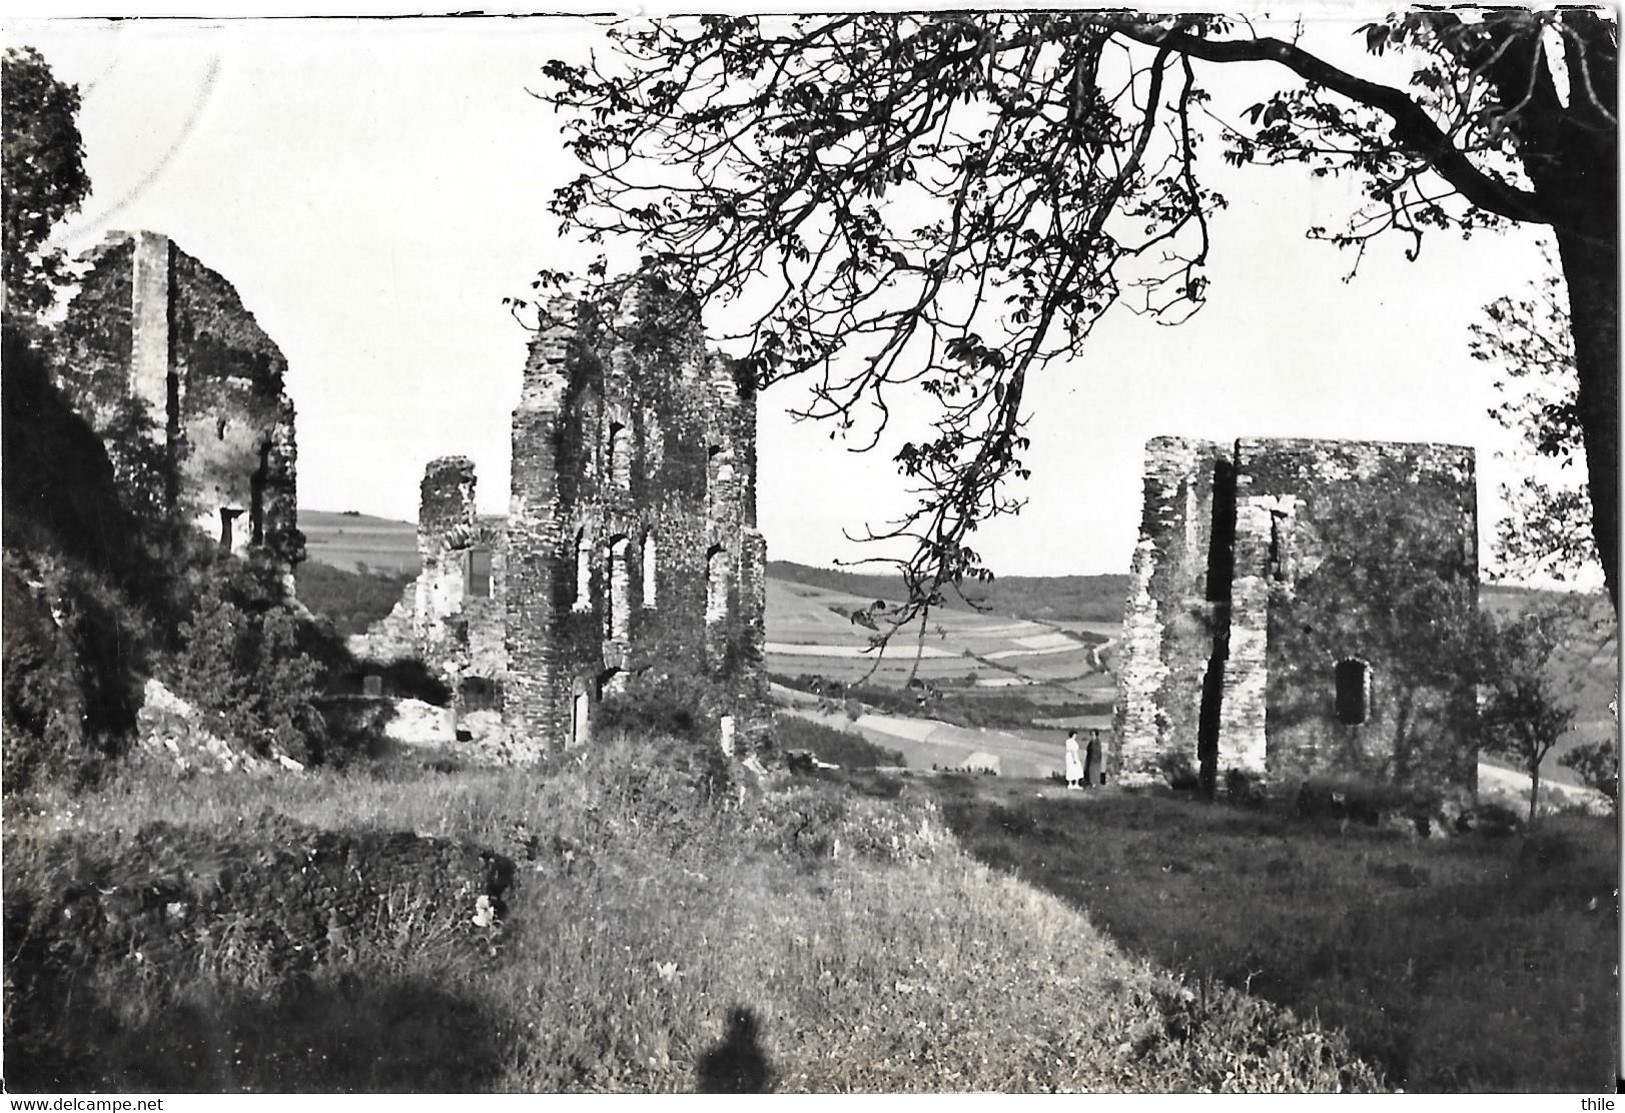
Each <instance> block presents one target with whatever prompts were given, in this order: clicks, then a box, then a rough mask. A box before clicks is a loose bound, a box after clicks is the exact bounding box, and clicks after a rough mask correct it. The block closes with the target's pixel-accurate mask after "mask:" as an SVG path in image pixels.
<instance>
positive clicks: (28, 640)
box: [0, 552, 147, 793]
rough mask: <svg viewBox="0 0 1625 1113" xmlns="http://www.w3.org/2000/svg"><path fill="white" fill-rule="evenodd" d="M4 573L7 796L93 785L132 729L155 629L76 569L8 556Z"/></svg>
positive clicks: (1, 631)
mask: <svg viewBox="0 0 1625 1113" xmlns="http://www.w3.org/2000/svg"><path fill="white" fill-rule="evenodd" d="M3 575H4V611H5V622H4V624H3V625H0V636H3V639H4V660H5V670H4V712H3V715H4V724H5V745H4V747H0V754H3V758H0V760H3V763H4V782H5V789H6V791H7V792H8V793H10V792H14V791H17V790H19V789H25V788H28V787H29V786H30V785H33V784H39V783H44V782H46V781H68V782H72V783H80V782H84V781H86V780H89V779H93V778H94V777H95V776H96V775H97V773H98V772H99V770H100V767H101V765H102V762H103V760H104V759H105V758H107V757H110V756H114V755H116V754H117V753H119V752H121V751H122V749H123V748H124V744H125V740H126V739H127V738H128V737H129V735H130V733H131V731H132V730H133V729H134V725H135V712H136V708H137V706H139V703H140V699H139V696H138V692H139V686H138V682H137V681H136V679H135V670H136V668H137V666H138V664H139V661H140V657H139V652H140V647H141V644H142V639H143V635H144V633H145V631H146V629H147V624H146V622H145V620H144V618H143V616H142V615H141V614H140V612H138V611H136V610H135V609H133V608H132V607H130V606H129V605H128V603H127V602H126V601H125V600H124V599H123V597H122V596H120V595H119V593H118V592H116V591H115V590H114V589H113V588H112V587H110V586H109V585H108V584H107V583H106V581H105V580H103V579H102V578H101V577H100V576H98V575H96V574H94V573H92V572H90V571H88V570H87V569H85V568H84V567H83V566H81V565H78V564H76V563H74V562H71V561H64V560H59V559H56V558H53V557H50V556H47V555H45V554H42V553H32V554H24V553H13V552H7V553H6V554H5V560H4V572H3Z"/></svg>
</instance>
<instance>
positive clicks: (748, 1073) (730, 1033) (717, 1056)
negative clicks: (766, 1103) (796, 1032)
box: [694, 1005, 773, 1094]
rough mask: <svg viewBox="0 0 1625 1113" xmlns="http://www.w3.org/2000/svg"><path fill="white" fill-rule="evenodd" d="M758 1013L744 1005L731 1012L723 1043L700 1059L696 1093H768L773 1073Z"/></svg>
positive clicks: (696, 1074) (695, 1079) (771, 1084)
mask: <svg viewBox="0 0 1625 1113" xmlns="http://www.w3.org/2000/svg"><path fill="white" fill-rule="evenodd" d="M757 1028H758V1026H757V1021H756V1013H755V1012H754V1011H752V1010H751V1009H749V1008H746V1007H745V1006H743V1005H735V1006H734V1007H733V1008H731V1009H729V1010H728V1027H727V1029H726V1031H725V1032H724V1033H723V1037H722V1042H721V1043H719V1044H717V1045H716V1046H715V1047H713V1048H711V1049H710V1050H709V1051H707V1052H706V1053H705V1054H704V1055H702V1056H701V1057H700V1061H699V1062H698V1063H697V1064H695V1068H694V1076H695V1077H694V1090H695V1092H696V1093H701V1094H767V1093H771V1092H772V1091H773V1071H772V1068H771V1067H770V1066H769V1065H768V1062H767V1055H766V1053H764V1052H763V1051H762V1047H761V1044H760V1042H759V1041H758V1039H757Z"/></svg>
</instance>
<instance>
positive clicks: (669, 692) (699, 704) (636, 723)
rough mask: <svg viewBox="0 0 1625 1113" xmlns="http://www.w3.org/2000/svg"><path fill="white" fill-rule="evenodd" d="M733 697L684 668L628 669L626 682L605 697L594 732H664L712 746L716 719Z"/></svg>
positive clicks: (717, 724)
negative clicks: (633, 670)
mask: <svg viewBox="0 0 1625 1113" xmlns="http://www.w3.org/2000/svg"><path fill="white" fill-rule="evenodd" d="M733 702H734V701H733V696H732V694H731V693H729V692H728V691H727V690H726V689H724V688H723V687H721V686H720V685H718V684H716V683H715V682H713V681H712V680H710V679H708V678H706V677H703V676H696V675H694V674H693V673H690V672H687V671H671V672H656V671H654V670H652V669H651V670H648V671H645V672H640V673H633V674H632V675H631V676H630V677H628V678H627V682H626V686H625V687H624V688H623V689H622V690H621V691H620V692H617V693H614V694H611V695H608V696H605V697H604V700H603V702H602V703H600V704H599V706H598V713H597V716H596V717H595V719H594V727H595V729H596V730H610V731H621V732H624V733H626V734H651V735H668V736H671V737H674V738H681V739H684V740H685V741H688V742H695V743H702V744H706V745H709V746H710V747H711V748H712V749H715V748H716V743H717V739H718V737H719V736H720V734H721V726H720V723H721V719H722V716H723V715H726V714H728V713H729V711H730V710H731V708H732V706H733Z"/></svg>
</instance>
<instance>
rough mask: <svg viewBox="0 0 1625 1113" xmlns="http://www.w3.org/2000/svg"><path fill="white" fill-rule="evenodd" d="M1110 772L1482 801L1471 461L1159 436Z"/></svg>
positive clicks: (1430, 448) (1449, 455) (1137, 778)
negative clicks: (1398, 785)
mask: <svg viewBox="0 0 1625 1113" xmlns="http://www.w3.org/2000/svg"><path fill="white" fill-rule="evenodd" d="M1145 458H1146V464H1145V504H1144V505H1145V510H1144V515H1143V517H1142V519H1141V525H1140V539H1139V543H1138V545H1137V547H1136V549H1135V554H1134V562H1133V568H1132V575H1131V577H1130V588H1129V598H1128V604H1127V608H1126V611H1125V616H1124V626H1123V654H1122V664H1121V671H1120V675H1119V686H1118V703H1117V707H1116V713H1115V727H1116V729H1115V731H1114V737H1113V740H1112V745H1111V747H1110V751H1109V754H1108V765H1109V772H1110V773H1111V775H1112V777H1113V779H1114V780H1116V781H1118V782H1120V783H1123V784H1130V785H1132V784H1147V783H1153V782H1157V781H1161V780H1163V779H1164V778H1165V777H1166V776H1167V775H1168V774H1169V772H1170V771H1171V770H1174V769H1177V768H1180V767H1184V768H1186V769H1188V770H1189V771H1191V772H1195V773H1198V774H1199V775H1200V776H1201V777H1202V779H1203V780H1204V782H1205V783H1207V784H1208V785H1210V786H1214V785H1223V784H1224V783H1225V781H1226V779H1227V778H1228V777H1229V776H1230V775H1232V774H1245V775H1246V777H1247V778H1248V779H1249V780H1252V781H1254V782H1260V783H1266V784H1270V785H1274V786H1289V785H1292V784H1295V783H1301V782H1302V781H1303V780H1305V779H1307V778H1310V777H1314V776H1319V775H1343V774H1349V775H1358V776H1364V777H1372V778H1377V779H1383V780H1391V781H1396V782H1403V783H1412V784H1426V785H1429V786H1432V787H1436V788H1437V787H1444V788H1452V789H1459V790H1464V791H1467V792H1471V791H1473V789H1474V788H1475V786H1476V777H1477V764H1476V749H1475V745H1476V744H1475V741H1474V726H1475V718H1476V710H1475V701H1474V694H1473V688H1472V683H1471V678H1470V673H1469V671H1468V670H1466V669H1461V668H1456V669H1453V668H1451V667H1449V664H1450V662H1451V660H1452V658H1459V657H1460V655H1461V650H1462V644H1463V642H1462V640H1461V636H1462V634H1463V631H1464V629H1465V625H1466V623H1467V622H1468V621H1469V619H1470V615H1471V614H1472V612H1473V611H1475V610H1476V605H1477V590H1478V571H1477V569H1478V555H1477V535H1478V533H1477V529H1478V523H1477V518H1478V512H1477V486H1476V478H1475V462H1474V456H1473V451H1472V450H1471V449H1470V448H1460V447H1455V446H1450V445H1432V444H1393V443H1382V442H1370V441H1323V440H1277V439H1243V440H1240V441H1237V442H1236V443H1235V444H1234V445H1220V444H1215V443H1212V442H1207V441H1198V440H1187V439H1183V438H1176V437H1158V438H1155V439H1153V440H1152V441H1150V442H1149V443H1148V444H1147V445H1146V457H1145Z"/></svg>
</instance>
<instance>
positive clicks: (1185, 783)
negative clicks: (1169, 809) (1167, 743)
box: [1157, 753, 1202, 792]
mask: <svg viewBox="0 0 1625 1113" xmlns="http://www.w3.org/2000/svg"><path fill="white" fill-rule="evenodd" d="M1157 768H1158V769H1159V770H1160V771H1161V772H1162V777H1163V780H1165V781H1167V782H1168V787H1169V788H1172V789H1176V790H1178V791H1181V792H1185V791H1189V790H1192V789H1197V788H1200V787H1202V778H1201V777H1200V776H1198V775H1197V772H1196V763H1195V762H1193V761H1192V760H1191V758H1190V755H1189V754H1183V753H1161V754H1158V755H1157Z"/></svg>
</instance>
